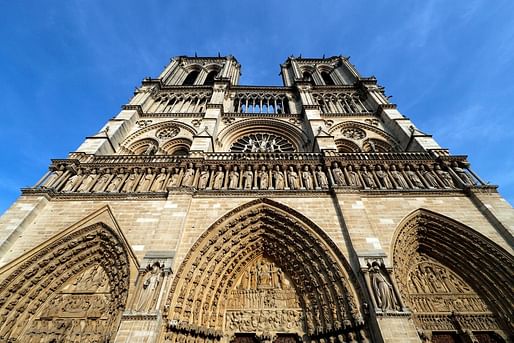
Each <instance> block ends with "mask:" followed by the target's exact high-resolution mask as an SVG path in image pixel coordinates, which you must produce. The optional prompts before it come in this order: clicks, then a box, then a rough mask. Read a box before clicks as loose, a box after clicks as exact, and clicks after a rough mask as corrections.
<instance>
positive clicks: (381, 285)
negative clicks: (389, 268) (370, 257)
mask: <svg viewBox="0 0 514 343" xmlns="http://www.w3.org/2000/svg"><path fill="white" fill-rule="evenodd" d="M370 273H371V284H372V287H373V291H374V293H375V298H376V300H377V305H378V307H380V308H381V309H382V311H384V312H385V311H396V310H397V309H398V307H399V306H398V304H397V302H396V297H395V296H394V291H393V286H392V285H391V284H390V283H389V282H388V281H387V278H386V276H385V275H383V274H382V271H381V270H380V264H379V263H378V262H377V261H373V263H372V264H371V269H370Z"/></svg>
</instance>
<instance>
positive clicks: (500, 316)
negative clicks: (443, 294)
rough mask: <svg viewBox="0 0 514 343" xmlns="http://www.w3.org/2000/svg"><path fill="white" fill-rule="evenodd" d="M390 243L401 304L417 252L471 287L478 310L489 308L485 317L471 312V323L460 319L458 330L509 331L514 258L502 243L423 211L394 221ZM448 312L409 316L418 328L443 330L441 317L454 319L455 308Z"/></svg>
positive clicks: (406, 297)
mask: <svg viewBox="0 0 514 343" xmlns="http://www.w3.org/2000/svg"><path fill="white" fill-rule="evenodd" d="M392 242H393V244H392V245H391V256H393V266H394V276H395V280H396V282H397V284H398V288H399V291H400V294H401V296H402V298H403V299H404V300H406V303H407V304H409V292H408V290H409V285H410V282H413V281H412V279H411V276H410V275H409V271H410V269H412V265H413V263H414V260H415V258H416V256H421V257H422V258H424V259H425V261H428V262H427V263H433V264H438V265H440V266H441V268H442V269H446V270H447V271H448V272H447V273H448V275H450V276H451V275H454V277H455V278H458V279H462V281H463V282H464V283H465V284H467V285H468V286H469V288H471V290H470V292H471V293H473V292H476V294H477V296H479V300H480V299H481V300H482V301H483V302H484V306H483V308H484V310H483V311H482V312H485V313H487V312H489V311H490V312H489V315H486V314H482V315H481V316H482V318H480V316H479V315H478V314H475V321H473V320H471V319H469V318H466V319H465V321H464V324H462V323H460V322H459V325H460V326H461V329H462V330H465V329H466V328H465V327H462V326H463V325H469V327H468V328H467V329H469V330H471V331H474V330H475V329H476V330H481V331H484V330H485V331H488V328H491V330H494V328H495V327H496V329H497V330H498V329H499V330H503V332H506V333H508V334H510V335H513V334H514V327H513V323H514V315H513V313H512V305H513V304H514V293H513V292H512V284H513V281H514V258H513V256H512V255H511V254H509V253H508V252H507V251H505V250H504V249H503V248H502V247H500V246H499V245H497V244H496V243H494V242H492V241H491V240H490V239H488V238H487V237H485V236H483V235H482V234H480V233H478V232H477V231H475V230H473V229H472V228H470V227H468V226H466V225H464V224H462V223H459V222H457V221H455V220H453V219H451V218H448V217H446V216H443V215H441V214H438V213H434V212H432V211H429V210H426V209H418V210H416V211H414V212H413V213H411V214H409V215H408V216H407V217H406V218H405V219H404V220H403V221H402V222H401V224H400V225H399V229H398V230H397V231H396V233H395V235H394V237H393V241H392ZM430 261H432V262H430ZM410 306H412V304H411V305H410ZM452 306H453V305H452ZM475 310H476V309H475ZM450 312H451V315H450V317H449V318H450V319H451V320H450V319H444V318H443V319H439V320H437V318H435V317H434V315H431V314H428V317H427V314H425V317H426V318H425V319H423V318H424V317H423V315H421V314H419V313H416V311H414V316H415V318H416V317H418V320H417V325H418V326H425V327H421V328H420V329H423V330H429V331H438V328H441V327H442V328H443V331H444V329H445V328H444V323H445V320H446V322H455V321H457V322H458V321H459V318H456V317H455V313H456V312H457V314H458V312H459V310H458V309H455V310H453V311H450ZM479 312H480V311H479ZM452 316H453V317H452ZM420 318H421V320H419V319H420ZM476 318H478V319H476ZM427 322H428V324H427ZM448 325H451V323H450V324H448ZM482 326H483V327H482ZM446 329H448V327H447V328H446Z"/></svg>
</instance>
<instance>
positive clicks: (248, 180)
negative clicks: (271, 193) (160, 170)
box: [243, 166, 253, 189]
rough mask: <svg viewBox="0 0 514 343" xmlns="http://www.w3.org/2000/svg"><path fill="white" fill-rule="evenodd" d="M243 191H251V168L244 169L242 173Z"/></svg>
mask: <svg viewBox="0 0 514 343" xmlns="http://www.w3.org/2000/svg"><path fill="white" fill-rule="evenodd" d="M243 182H244V184H243V189H252V184H253V171H252V166H248V167H246V170H245V171H244V173H243Z"/></svg>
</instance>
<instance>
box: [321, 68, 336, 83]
mask: <svg viewBox="0 0 514 343" xmlns="http://www.w3.org/2000/svg"><path fill="white" fill-rule="evenodd" d="M321 78H322V79H323V81H324V82H325V85H327V86H333V85H335V83H334V80H333V79H332V77H331V76H330V75H329V74H328V73H327V72H326V71H322V72H321Z"/></svg>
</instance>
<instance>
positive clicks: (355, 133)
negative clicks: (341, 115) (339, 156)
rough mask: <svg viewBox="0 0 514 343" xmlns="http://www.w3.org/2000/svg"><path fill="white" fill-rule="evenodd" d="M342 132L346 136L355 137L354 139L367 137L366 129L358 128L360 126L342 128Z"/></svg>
mask: <svg viewBox="0 0 514 343" xmlns="http://www.w3.org/2000/svg"><path fill="white" fill-rule="evenodd" d="M341 133H342V134H343V136H345V137H346V138H350V139H354V140H360V139H363V138H364V137H366V132H364V130H361V129H358V128H348V129H343V130H341Z"/></svg>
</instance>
